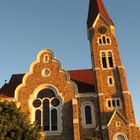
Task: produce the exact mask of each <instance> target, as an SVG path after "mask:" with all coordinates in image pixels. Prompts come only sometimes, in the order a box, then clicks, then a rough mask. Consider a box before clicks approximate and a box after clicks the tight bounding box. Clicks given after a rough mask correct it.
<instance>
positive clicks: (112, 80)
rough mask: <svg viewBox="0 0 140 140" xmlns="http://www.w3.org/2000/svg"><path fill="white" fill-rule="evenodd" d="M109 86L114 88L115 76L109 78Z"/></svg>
mask: <svg viewBox="0 0 140 140" xmlns="http://www.w3.org/2000/svg"><path fill="white" fill-rule="evenodd" d="M107 83H108V85H109V86H114V78H113V76H108V81H107Z"/></svg>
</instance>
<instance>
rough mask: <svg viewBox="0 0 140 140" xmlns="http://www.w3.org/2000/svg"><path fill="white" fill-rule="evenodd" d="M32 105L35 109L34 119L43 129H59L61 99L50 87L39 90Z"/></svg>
mask: <svg viewBox="0 0 140 140" xmlns="http://www.w3.org/2000/svg"><path fill="white" fill-rule="evenodd" d="M32 105H33V107H34V110H35V121H36V122H37V123H38V125H39V126H41V127H43V130H44V131H48V132H51V131H60V130H59V129H60V123H59V122H60V114H61V112H60V107H61V101H60V98H59V97H58V96H56V93H55V92H54V91H53V90H52V89H49V88H46V89H43V90H41V91H40V92H39V93H38V94H37V97H36V99H35V100H34V101H33V103H32Z"/></svg>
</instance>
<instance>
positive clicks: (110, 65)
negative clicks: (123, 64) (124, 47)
mask: <svg viewBox="0 0 140 140" xmlns="http://www.w3.org/2000/svg"><path fill="white" fill-rule="evenodd" d="M108 62H109V67H110V68H112V67H113V66H114V65H113V57H112V52H108Z"/></svg>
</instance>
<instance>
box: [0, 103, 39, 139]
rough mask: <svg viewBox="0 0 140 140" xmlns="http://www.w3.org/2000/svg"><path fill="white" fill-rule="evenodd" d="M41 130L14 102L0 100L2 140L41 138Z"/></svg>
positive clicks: (0, 132) (0, 131) (0, 137)
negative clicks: (31, 122)
mask: <svg viewBox="0 0 140 140" xmlns="http://www.w3.org/2000/svg"><path fill="white" fill-rule="evenodd" d="M39 131H40V129H39V127H38V126H37V125H36V124H30V122H29V120H28V118H27V116H26V115H25V114H24V113H23V112H21V110H20V108H17V107H16V104H15V103H14V102H9V101H0V140H39V138H40V134H39Z"/></svg>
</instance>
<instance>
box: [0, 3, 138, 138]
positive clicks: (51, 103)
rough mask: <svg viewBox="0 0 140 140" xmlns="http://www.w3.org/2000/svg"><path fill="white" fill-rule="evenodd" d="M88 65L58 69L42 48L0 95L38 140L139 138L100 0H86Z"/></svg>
mask: <svg viewBox="0 0 140 140" xmlns="http://www.w3.org/2000/svg"><path fill="white" fill-rule="evenodd" d="M87 32H88V40H89V42H90V51H91V62H92V68H91V69H80V70H69V71H67V70H64V69H62V67H61V63H60V62H59V60H57V59H56V58H55V54H54V53H53V52H52V51H51V50H48V49H45V50H42V51H40V52H39V53H38V54H37V58H36V60H35V61H34V62H33V63H32V64H31V65H30V69H29V71H28V72H27V73H24V74H14V75H12V76H11V79H10V81H9V82H8V83H5V84H4V85H3V86H2V88H1V89H0V98H2V99H5V100H9V101H15V102H16V103H17V105H18V106H20V107H21V110H22V111H23V112H25V113H27V115H28V117H29V119H30V121H31V123H33V122H35V121H36V122H37V123H38V125H40V126H41V127H42V128H43V131H42V132H41V140H140V128H139V126H138V125H137V122H136V119H135V114H134V108H133V102H132V95H131V93H130V91H129V89H128V84H127V79H126V74H125V68H124V66H123V64H122V62H121V58H120V52H119V48H118V43H117V38H116V35H115V26H114V23H113V21H112V20H111V18H110V16H109V14H108V12H107V10H106V8H105V6H104V4H103V2H102V0H90V2H89V10H88V17H87Z"/></svg>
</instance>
